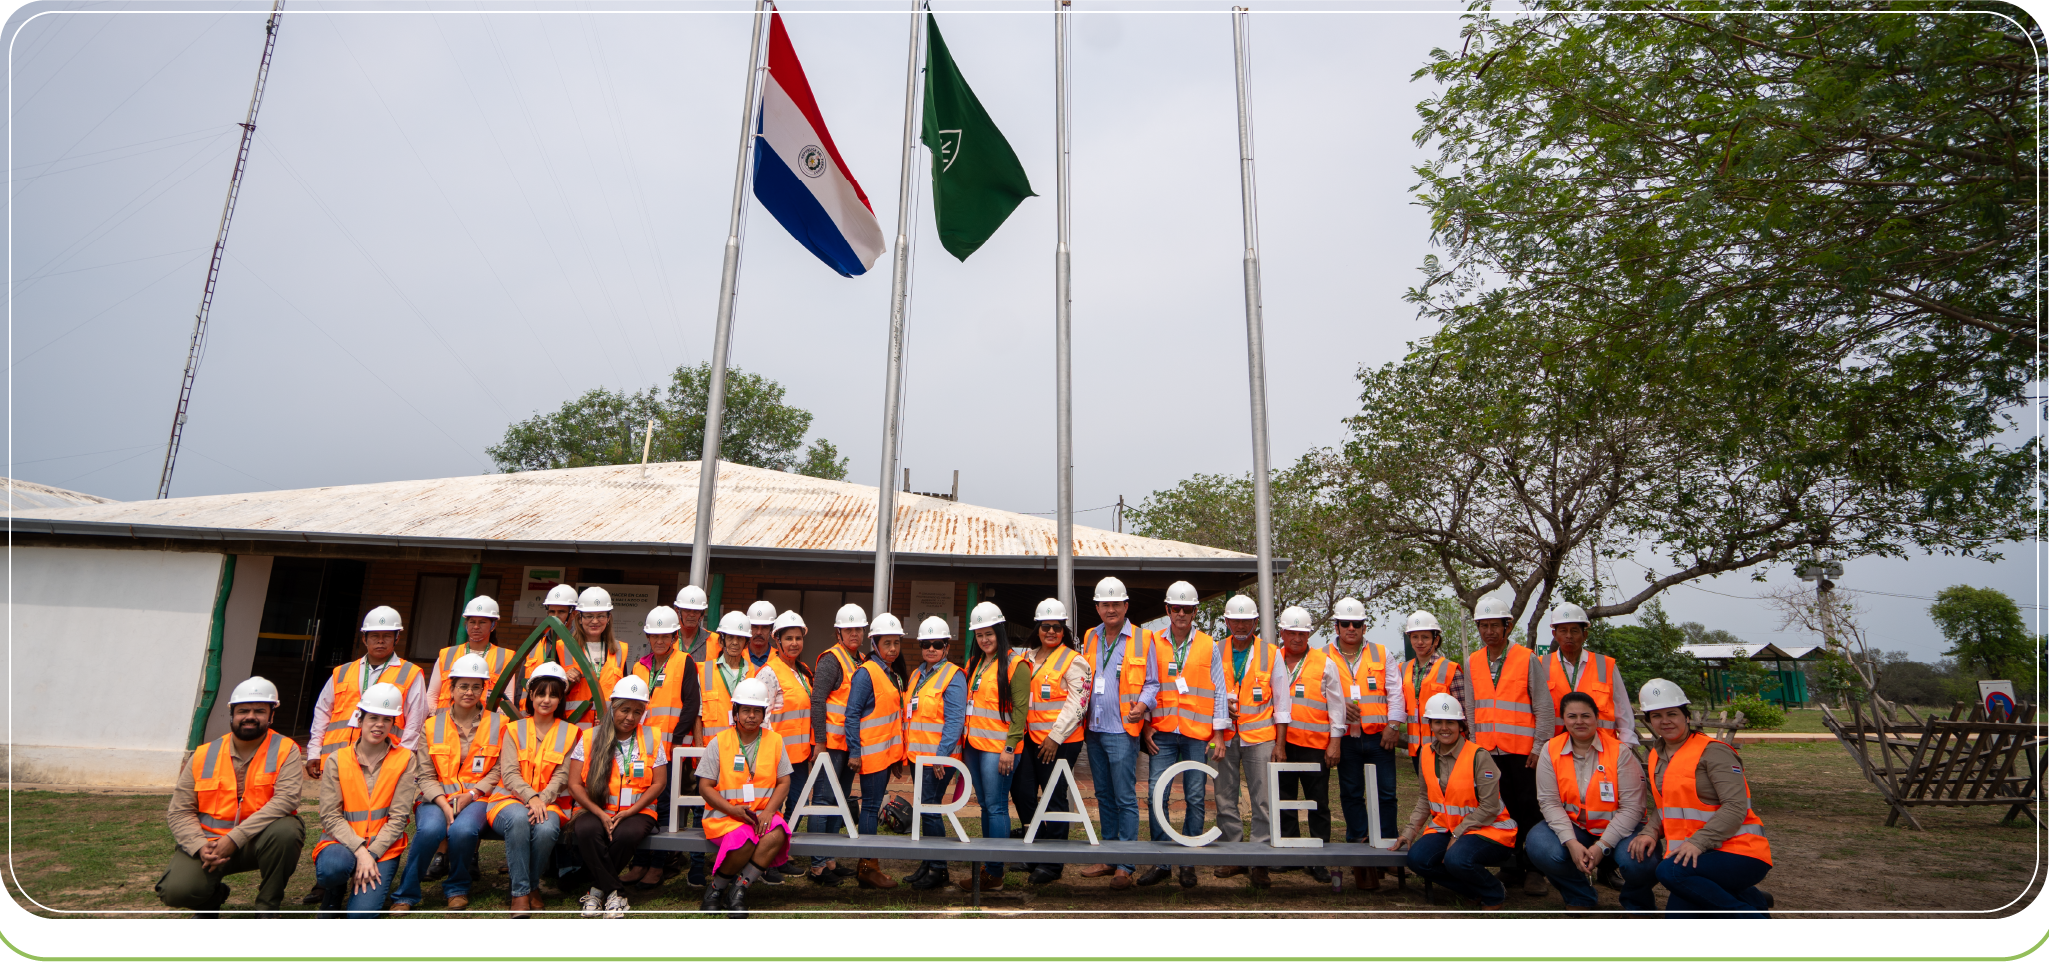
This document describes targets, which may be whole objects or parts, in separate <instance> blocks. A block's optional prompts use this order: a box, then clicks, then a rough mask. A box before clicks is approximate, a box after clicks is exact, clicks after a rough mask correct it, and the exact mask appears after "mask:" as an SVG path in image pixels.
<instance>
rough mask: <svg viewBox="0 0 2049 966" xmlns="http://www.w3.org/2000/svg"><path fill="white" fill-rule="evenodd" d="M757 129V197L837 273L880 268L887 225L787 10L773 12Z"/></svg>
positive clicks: (850, 275)
mask: <svg viewBox="0 0 2049 966" xmlns="http://www.w3.org/2000/svg"><path fill="white" fill-rule="evenodd" d="M754 132H755V138H754V197H756V198H758V199H760V200H761V206H762V207H764V208H767V209H768V212H769V214H772V215H774V216H775V220H777V221H779V222H782V225H783V227H784V228H786V229H789V232H790V234H791V235H794V236H796V239H797V241H798V242H799V243H801V244H802V245H803V246H804V247H805V248H808V249H810V250H811V254H813V255H816V256H818V258H819V260H820V261H822V262H824V263H825V264H827V265H829V266H831V267H832V270H833V271H836V272H838V273H840V274H841V275H845V276H848V277H852V276H855V275H859V274H861V273H862V272H865V271H867V270H868V269H869V268H870V267H871V266H873V265H874V264H875V259H877V258H879V257H881V255H882V226H881V225H880V224H879V223H877V222H876V220H875V208H874V206H873V205H870V204H869V203H868V196H867V194H865V193H863V192H862V191H861V183H860V182H858V181H855V180H854V173H853V172H852V171H848V170H847V165H846V162H845V161H844V160H842V159H841V158H840V152H839V148H837V147H834V146H833V143H832V135H831V134H830V133H828V132H827V131H826V129H825V118H824V117H823V116H822V115H820V114H819V113H818V102H817V101H816V100H815V99H813V98H812V96H811V84H810V82H809V81H806V80H805V79H804V66H803V65H802V64H799V63H798V62H797V50H796V48H795V47H792V46H791V45H790V35H789V33H788V32H786V31H785V30H783V16H782V14H780V13H777V14H771V15H770V17H769V26H768V83H767V84H766V85H765V86H764V87H763V88H762V92H761V116H760V120H759V121H757V122H756V124H755V129H754Z"/></svg>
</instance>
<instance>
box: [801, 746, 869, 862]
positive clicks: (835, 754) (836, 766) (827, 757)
mask: <svg viewBox="0 0 2049 966" xmlns="http://www.w3.org/2000/svg"><path fill="white" fill-rule="evenodd" d="M824 752H825V753H824V754H820V755H813V756H812V757H811V767H813V768H818V767H821V765H820V763H821V762H824V763H827V764H829V765H830V766H831V768H832V770H833V774H835V775H837V776H838V777H839V780H840V794H842V795H853V794H855V793H856V792H858V791H859V789H858V788H857V787H856V786H855V785H854V770H853V769H852V768H849V767H847V751H846V749H844V748H838V749H824ZM790 777H791V778H795V777H796V775H795V774H792V775H791V776H790ZM825 782H826V778H825V776H823V775H820V776H818V784H816V785H813V786H811V804H813V805H831V804H832V803H833V801H832V789H831V788H828V787H826V784H825ZM797 790H798V791H803V790H804V786H802V785H798V786H797ZM858 817H859V816H856V818H858ZM805 821H807V822H810V823H811V825H810V830H811V831H813V832H819V833H822V834H826V835H830V834H832V833H834V832H837V831H839V830H840V826H841V825H842V824H844V823H842V822H841V821H840V820H839V819H838V818H833V817H828V816H825V815H813V816H811V817H810V818H808V819H805ZM812 861H813V862H815V863H817V866H814V868H816V867H821V866H823V865H824V864H825V860H824V859H819V858H813V859H812Z"/></svg>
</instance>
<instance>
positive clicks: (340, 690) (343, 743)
mask: <svg viewBox="0 0 2049 966" xmlns="http://www.w3.org/2000/svg"><path fill="white" fill-rule="evenodd" d="M363 667H364V665H363V659H362V658H360V657H359V658H357V659H355V660H353V661H350V662H348V663H347V664H343V665H340V666H338V667H336V668H335V669H334V676H333V678H332V679H330V681H329V683H328V686H329V691H330V692H331V694H332V695H333V700H332V701H331V702H330V703H329V704H328V708H327V731H325V732H324V733H322V734H321V736H320V757H322V758H325V757H327V756H328V755H331V754H334V753H335V752H337V751H340V750H342V749H343V748H347V747H349V746H351V745H354V744H355V743H356V739H357V738H360V737H362V736H363V729H361V728H356V727H352V726H351V725H350V724H349V720H350V719H351V718H354V717H355V716H356V705H358V704H361V703H362V701H363V689H362V686H361V685H359V684H357V683H356V682H357V681H358V680H360V679H361V678H362V677H363ZM419 680H420V669H419V667H418V666H417V665H414V664H413V663H411V662H409V661H407V660H406V659H404V658H393V659H392V662H391V663H390V664H387V665H385V666H384V670H383V671H380V672H378V674H377V680H375V681H372V682H370V683H372V684H390V685H394V686H396V687H397V688H398V693H399V696H400V697H401V698H404V697H406V696H408V695H410V694H411V693H412V690H413V685H414V684H417V683H419ZM399 707H400V708H404V707H405V704H404V703H403V702H402V703H400V705H399ZM405 732H406V716H405V715H403V714H401V715H399V716H398V720H397V721H394V722H392V724H391V734H392V741H391V743H392V744H394V745H396V744H398V743H399V738H400V737H402V736H404V735H405Z"/></svg>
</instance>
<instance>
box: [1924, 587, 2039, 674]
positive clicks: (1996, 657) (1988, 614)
mask: <svg viewBox="0 0 2049 966" xmlns="http://www.w3.org/2000/svg"><path fill="white" fill-rule="evenodd" d="M1928 616H1929V617H1930V618H1932V619H1934V621H1935V626H1936V628H1938V629H1939V630H1941V631H1942V636H1943V637H1944V638H1946V639H1947V640H1948V641H1949V643H1950V648H1949V650H1947V651H1944V652H1942V653H1943V655H1944V656H1946V657H1953V658H1956V659H1957V664H1958V665H1959V666H1960V667H1962V668H1963V669H1964V670H1966V671H1970V672H1972V673H1976V674H1980V675H1982V676H1983V677H1984V678H1985V679H1987V680H1997V679H2001V678H2005V679H2009V680H2012V681H2014V682H2016V683H2019V682H2021V681H2023V680H2032V679H2033V678H2034V668H2033V667H2032V665H2031V663H2030V662H2031V661H2032V660H2034V658H2035V656H2036V654H2037V653H2038V651H2039V647H2040V645H2039V643H2038V642H2037V640H2036V638H2035V636H2034V635H2032V634H2030V633H2028V625H2027V623H2026V622H2025V621H2023V620H2021V611H2020V608H2019V607H2018V606H2016V605H2015V604H2014V602H2013V598H2011V597H2008V596H2006V595H2005V594H2003V593H2000V592H1999V591H1997V590H1994V589H1992V588H1990V587H1969V586H1966V585H1963V584H1958V585H1956V586H1954V587H1949V588H1946V589H1944V590H1943V591H1942V592H1941V593H1939V594H1936V595H1935V603H1934V604H1932V605H1930V606H1929V608H1928Z"/></svg>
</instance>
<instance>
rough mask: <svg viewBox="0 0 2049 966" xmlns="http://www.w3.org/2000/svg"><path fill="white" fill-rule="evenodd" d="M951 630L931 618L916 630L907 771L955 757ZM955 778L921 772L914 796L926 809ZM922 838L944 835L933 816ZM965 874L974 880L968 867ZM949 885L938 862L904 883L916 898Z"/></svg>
mask: <svg viewBox="0 0 2049 966" xmlns="http://www.w3.org/2000/svg"><path fill="white" fill-rule="evenodd" d="M950 631H951V629H950V628H948V627H947V626H946V618H944V617H940V616H937V615H934V616H931V617H927V618H925V622H924V623H923V624H920V625H918V653H919V655H920V656H921V657H922V658H923V663H921V664H919V665H918V669H917V670H916V671H913V672H911V683H910V686H909V687H907V688H905V689H904V694H905V695H906V698H905V702H906V707H905V709H904V762H905V764H906V765H908V766H909V767H912V768H916V767H918V764H917V763H918V756H920V755H938V756H939V757H942V758H953V757H957V756H958V755H959V754H960V746H961V737H962V735H964V734H965V733H966V732H967V727H968V678H967V675H965V674H962V673H961V672H960V665H958V664H955V663H953V662H952V661H949V660H947V659H946V652H947V650H948V647H949V645H951V644H952V643H953V637H952V635H951V633H950ZM954 775H955V772H954V770H953V769H951V768H946V767H943V766H942V767H929V768H926V769H925V780H924V782H923V783H922V788H921V789H920V793H921V794H922V795H923V796H924V803H923V804H926V805H937V804H940V803H941V802H944V801H946V800H947V798H948V796H947V794H946V792H947V789H948V788H949V787H951V784H952V780H953V778H954ZM923 822H924V825H925V829H924V834H926V835H932V836H937V837H939V838H945V837H946V830H945V829H944V828H942V827H941V826H940V824H939V822H940V818H939V816H937V815H927V816H925V817H924V819H923ZM968 874H970V875H973V874H974V868H973V866H970V867H969V869H968ZM952 880H953V876H952V874H951V873H949V872H948V871H947V868H946V863H944V862H920V863H918V871H917V872H915V873H912V874H911V876H910V878H908V879H906V880H905V881H906V882H909V883H910V886H911V888H913V889H917V890H919V891H921V892H923V891H926V890H930V889H937V888H939V887H941V886H944V885H946V884H947V883H948V882H951V881H952Z"/></svg>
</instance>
